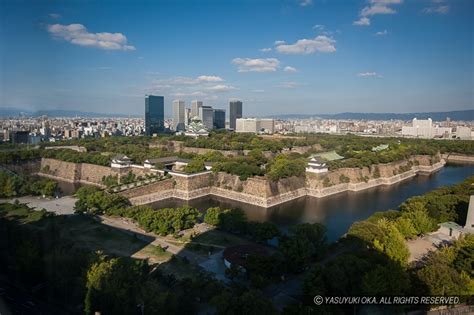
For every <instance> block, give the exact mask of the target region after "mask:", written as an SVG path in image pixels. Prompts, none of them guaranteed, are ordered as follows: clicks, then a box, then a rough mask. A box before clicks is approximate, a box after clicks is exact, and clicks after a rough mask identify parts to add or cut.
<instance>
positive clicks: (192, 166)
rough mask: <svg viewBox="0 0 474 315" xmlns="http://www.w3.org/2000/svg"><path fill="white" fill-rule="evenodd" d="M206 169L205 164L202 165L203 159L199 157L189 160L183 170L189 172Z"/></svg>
mask: <svg viewBox="0 0 474 315" xmlns="http://www.w3.org/2000/svg"><path fill="white" fill-rule="evenodd" d="M205 170H206V166H205V165H204V162H203V160H201V159H193V160H191V161H190V162H189V163H188V165H186V167H185V168H184V171H185V172H186V173H189V174H195V173H200V172H203V171H205Z"/></svg>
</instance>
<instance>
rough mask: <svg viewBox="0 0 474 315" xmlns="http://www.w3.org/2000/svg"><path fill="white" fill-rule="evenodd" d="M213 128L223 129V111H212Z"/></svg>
mask: <svg viewBox="0 0 474 315" xmlns="http://www.w3.org/2000/svg"><path fill="white" fill-rule="evenodd" d="M214 128H215V129H225V109H214Z"/></svg>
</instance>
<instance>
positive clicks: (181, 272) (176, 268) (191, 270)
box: [158, 256, 203, 280]
mask: <svg viewBox="0 0 474 315" xmlns="http://www.w3.org/2000/svg"><path fill="white" fill-rule="evenodd" d="M158 269H159V270H161V271H162V272H163V273H164V274H166V275H168V274H172V275H174V276H175V277H176V278H177V279H185V278H191V279H193V280H199V275H200V273H202V272H203V269H202V268H201V267H199V266H198V265H195V264H192V263H188V262H185V261H184V260H183V259H182V258H180V257H177V256H174V257H173V258H172V259H170V260H168V261H167V262H166V263H164V264H161V265H159V266H158Z"/></svg>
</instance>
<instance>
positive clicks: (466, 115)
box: [0, 107, 474, 121]
mask: <svg viewBox="0 0 474 315" xmlns="http://www.w3.org/2000/svg"><path fill="white" fill-rule="evenodd" d="M20 114H23V115H25V116H33V117H36V116H42V115H47V116H48V117H84V118H92V117H94V118H99V117H100V118H111V117H116V118H126V117H131V118H137V117H143V115H125V114H105V113H95V112H82V111H76V110H62V109H51V110H41V111H29V110H24V109H19V108H14V107H6V108H0V117H18V116H19V115H20ZM265 117H267V118H275V119H309V118H315V119H316V118H321V119H354V120H391V119H393V120H411V119H413V118H415V117H416V118H418V119H427V118H431V119H433V120H434V121H443V120H446V117H449V118H451V120H465V121H474V110H458V111H450V112H427V113H352V112H347V113H339V114H283V115H267V116H265Z"/></svg>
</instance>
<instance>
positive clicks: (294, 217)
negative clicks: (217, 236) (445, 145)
mask: <svg viewBox="0 0 474 315" xmlns="http://www.w3.org/2000/svg"><path fill="white" fill-rule="evenodd" d="M473 174H474V165H472V164H448V165H446V166H445V167H443V168H442V169H441V170H440V171H438V172H436V173H433V174H431V175H417V176H415V177H414V178H411V179H408V180H406V181H403V182H401V183H397V184H394V185H392V186H383V187H376V188H371V189H367V190H364V191H360V192H343V193H340V194H337V195H332V196H328V197H324V198H314V197H302V198H299V199H295V200H292V201H289V202H286V203H283V204H280V205H276V206H274V207H271V208H262V207H258V206H254V205H250V204H246V203H241V202H236V201H233V200H228V199H222V198H218V197H204V198H199V199H194V200H191V201H183V200H179V199H168V200H163V201H159V202H156V203H153V204H151V206H152V207H153V208H155V209H159V208H167V207H179V206H183V205H189V206H191V207H196V208H198V209H199V210H205V209H207V208H209V207H221V208H224V209H225V208H240V209H242V210H243V211H244V212H245V214H246V215H247V218H248V219H249V220H251V221H259V222H265V221H270V222H274V223H275V224H277V225H278V226H279V227H280V228H282V229H287V228H288V227H290V226H291V225H294V224H297V223H303V222H309V223H315V222H319V223H322V224H324V225H325V226H326V228H327V237H328V240H329V241H335V240H337V239H339V238H340V237H341V236H342V235H344V234H345V233H346V232H347V230H348V229H349V227H350V226H351V224H352V223H353V222H355V221H360V220H364V219H366V218H368V217H369V216H370V215H372V214H373V213H374V212H377V211H385V210H389V209H397V208H398V206H399V205H400V204H401V203H402V202H403V201H404V200H406V199H407V198H410V197H412V196H416V195H422V194H424V193H426V192H428V191H430V190H433V189H435V188H437V187H440V186H446V185H452V184H456V183H459V182H461V181H463V180H464V179H465V178H467V177H469V176H470V175H473Z"/></svg>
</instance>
